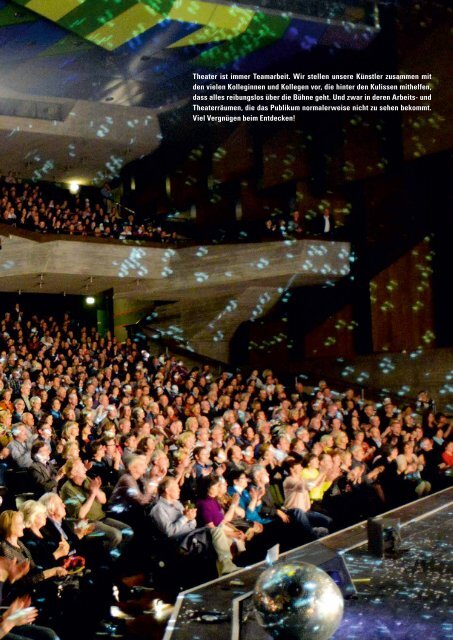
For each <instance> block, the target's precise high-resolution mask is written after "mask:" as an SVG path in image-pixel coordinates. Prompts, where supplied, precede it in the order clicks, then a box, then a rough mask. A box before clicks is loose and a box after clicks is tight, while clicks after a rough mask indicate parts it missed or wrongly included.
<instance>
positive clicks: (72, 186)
mask: <svg viewBox="0 0 453 640" xmlns="http://www.w3.org/2000/svg"><path fill="white" fill-rule="evenodd" d="M79 189H80V185H79V183H78V182H75V181H72V182H70V183H69V193H72V195H74V196H75V195H76V193H79Z"/></svg>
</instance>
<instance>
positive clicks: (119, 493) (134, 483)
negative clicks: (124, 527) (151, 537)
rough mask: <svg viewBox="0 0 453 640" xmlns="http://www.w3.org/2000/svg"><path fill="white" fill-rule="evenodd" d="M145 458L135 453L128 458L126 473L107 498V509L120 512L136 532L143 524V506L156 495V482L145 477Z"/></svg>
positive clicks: (122, 518) (146, 465)
mask: <svg viewBox="0 0 453 640" xmlns="http://www.w3.org/2000/svg"><path fill="white" fill-rule="evenodd" d="M147 467H148V464H147V459H146V456H144V455H136V456H133V457H132V458H130V459H129V462H128V464H127V473H124V474H123V475H122V476H121V477H120V479H119V480H118V482H117V484H116V486H115V488H114V489H113V493H112V495H111V497H110V500H109V511H111V512H112V513H114V514H115V515H117V514H120V517H121V520H123V521H124V522H126V523H127V524H129V525H130V526H131V527H132V528H133V529H134V531H135V532H136V533H137V532H138V531H139V530H140V528H141V527H142V526H143V525H144V519H145V516H146V513H145V508H146V507H147V506H148V505H150V504H151V503H152V502H153V500H154V499H155V498H156V496H157V486H158V483H157V482H154V483H151V482H149V481H147V480H146V479H145V474H146V471H147Z"/></svg>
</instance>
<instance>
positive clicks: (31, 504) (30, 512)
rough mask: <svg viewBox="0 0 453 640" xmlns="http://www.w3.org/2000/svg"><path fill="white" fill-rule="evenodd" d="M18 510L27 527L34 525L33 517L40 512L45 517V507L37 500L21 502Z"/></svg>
mask: <svg viewBox="0 0 453 640" xmlns="http://www.w3.org/2000/svg"><path fill="white" fill-rule="evenodd" d="M19 511H20V512H21V514H22V516H23V518H24V525H25V526H26V527H28V528H30V527H32V526H33V525H34V522H35V518H36V516H37V515H39V514H40V513H41V514H44V515H45V516H46V517H47V509H46V507H45V506H44V505H43V504H41V502H38V501H37V500H26V501H25V502H24V503H23V504H21V506H20V508H19Z"/></svg>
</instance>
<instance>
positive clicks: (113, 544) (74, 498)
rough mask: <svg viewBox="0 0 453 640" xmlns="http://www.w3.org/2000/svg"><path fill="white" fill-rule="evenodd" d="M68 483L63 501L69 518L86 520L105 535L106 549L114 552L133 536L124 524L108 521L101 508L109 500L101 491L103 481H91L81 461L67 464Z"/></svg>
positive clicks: (63, 494)
mask: <svg viewBox="0 0 453 640" xmlns="http://www.w3.org/2000/svg"><path fill="white" fill-rule="evenodd" d="M65 472H66V476H67V477H68V480H67V481H66V482H65V483H64V485H63V486H62V488H61V492H60V495H61V498H62V500H63V502H64V503H65V505H66V510H67V513H68V516H69V517H70V518H76V519H80V520H85V519H87V520H88V521H89V522H90V523H92V524H93V528H94V531H95V532H97V533H100V534H102V535H103V538H104V547H105V548H106V549H107V550H109V551H112V550H113V549H116V548H117V547H118V546H119V545H120V544H121V542H122V541H123V536H131V535H132V530H131V529H130V527H128V525H127V524H124V522H120V521H119V520H114V519H113V518H106V515H105V512H104V509H103V508H102V506H103V505H104V504H106V502H107V498H106V495H105V493H104V492H103V491H102V490H101V479H100V478H93V479H91V480H90V479H88V478H87V474H86V469H85V466H84V464H83V462H82V461H81V460H80V458H76V459H71V460H68V462H67V463H66V465H65Z"/></svg>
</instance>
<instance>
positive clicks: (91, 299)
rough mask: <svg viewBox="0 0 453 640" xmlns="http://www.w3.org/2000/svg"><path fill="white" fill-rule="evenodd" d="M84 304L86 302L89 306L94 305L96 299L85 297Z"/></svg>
mask: <svg viewBox="0 0 453 640" xmlns="http://www.w3.org/2000/svg"><path fill="white" fill-rule="evenodd" d="M85 302H86V303H87V304H90V305H91V304H94V303H95V302H96V298H93V296H87V297H86V298H85Z"/></svg>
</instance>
